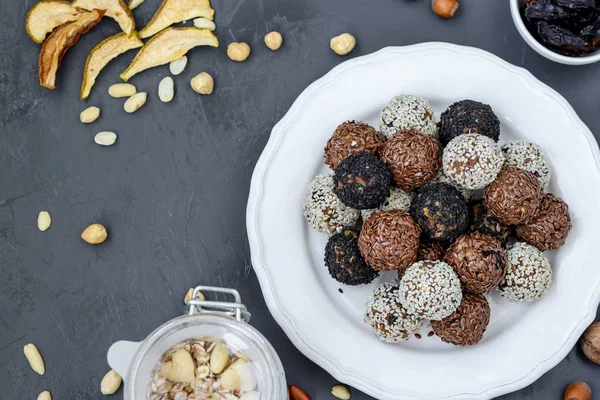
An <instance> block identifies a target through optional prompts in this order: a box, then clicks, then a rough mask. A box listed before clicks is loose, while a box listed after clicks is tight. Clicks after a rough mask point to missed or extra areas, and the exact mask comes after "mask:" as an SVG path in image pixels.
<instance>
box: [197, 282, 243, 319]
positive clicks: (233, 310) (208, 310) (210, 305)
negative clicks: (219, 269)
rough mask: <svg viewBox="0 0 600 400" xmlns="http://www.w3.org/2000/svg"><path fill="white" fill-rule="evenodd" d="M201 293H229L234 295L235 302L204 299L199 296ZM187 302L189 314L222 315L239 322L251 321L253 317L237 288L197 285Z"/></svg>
mask: <svg viewBox="0 0 600 400" xmlns="http://www.w3.org/2000/svg"><path fill="white" fill-rule="evenodd" d="M199 293H202V294H205V295H206V294H209V293H214V294H227V295H230V296H231V297H233V299H234V302H227V301H210V300H202V299H201V298H200V297H199ZM186 304H187V305H188V306H189V310H188V311H187V313H188V314H189V315H195V314H212V315H222V316H226V317H230V318H235V319H236V320H237V321H239V322H249V321H250V317H251V314H250V312H249V311H248V309H247V308H246V306H245V305H244V304H242V297H241V296H240V293H239V292H238V291H237V290H235V289H229V288H221V287H214V286H196V287H195V288H194V291H193V292H192V298H191V299H190V300H188V301H187V302H186Z"/></svg>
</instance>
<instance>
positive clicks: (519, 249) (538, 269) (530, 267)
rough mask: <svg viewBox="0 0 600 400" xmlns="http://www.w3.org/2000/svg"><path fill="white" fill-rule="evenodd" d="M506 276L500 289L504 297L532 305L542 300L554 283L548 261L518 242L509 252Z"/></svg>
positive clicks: (532, 249) (532, 248) (539, 252)
mask: <svg viewBox="0 0 600 400" xmlns="http://www.w3.org/2000/svg"><path fill="white" fill-rule="evenodd" d="M506 256H507V262H506V276H505V277H504V280H503V281H502V283H501V284H500V286H499V287H498V290H499V291H500V294H501V295H502V297H505V298H507V299H509V300H511V301H518V302H524V303H531V302H534V301H536V300H539V299H540V298H542V296H543V295H544V294H546V292H547V291H548V288H549V287H550V284H551V283H552V268H551V267H550V263H549V262H548V259H547V258H546V257H544V255H543V254H542V252H541V251H539V250H538V249H536V248H535V247H533V246H531V245H529V244H527V243H523V242H517V243H515V245H514V246H513V247H511V248H510V249H509V250H508V251H507V252H506Z"/></svg>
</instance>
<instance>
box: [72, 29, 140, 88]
mask: <svg viewBox="0 0 600 400" xmlns="http://www.w3.org/2000/svg"><path fill="white" fill-rule="evenodd" d="M143 45H144V42H142V41H141V40H140V38H139V37H138V35H137V34H133V35H132V36H127V34H126V33H125V32H121V33H117V34H116V35H114V36H111V37H108V38H106V39H104V40H103V41H101V42H100V43H99V44H98V45H96V47H94V48H93V49H92V51H90V54H89V55H88V58H87V60H86V61H85V67H84V69H83V81H82V82H81V93H80V97H81V100H84V99H87V98H88V96H89V95H90V92H91V91H92V87H93V86H94V84H95V83H96V78H97V77H98V75H99V74H100V71H102V68H104V67H106V65H107V64H108V63H109V62H110V61H111V60H113V59H114V58H116V57H117V56H119V55H121V54H123V53H125V52H126V51H129V50H132V49H137V48H138V47H142V46H143Z"/></svg>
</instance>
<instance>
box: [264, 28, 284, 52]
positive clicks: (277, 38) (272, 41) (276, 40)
mask: <svg viewBox="0 0 600 400" xmlns="http://www.w3.org/2000/svg"><path fill="white" fill-rule="evenodd" d="M281 43H283V38H282V37H281V33H279V32H275V31H273V32H269V33H267V34H266V35H265V44H266V45H267V47H268V48H270V49H271V50H273V51H275V50H277V49H279V48H280V47H281Z"/></svg>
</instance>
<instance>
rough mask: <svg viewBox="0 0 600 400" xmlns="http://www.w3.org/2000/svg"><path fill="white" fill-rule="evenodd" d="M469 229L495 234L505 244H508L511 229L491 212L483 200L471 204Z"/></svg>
mask: <svg viewBox="0 0 600 400" xmlns="http://www.w3.org/2000/svg"><path fill="white" fill-rule="evenodd" d="M469 230H470V231H471V232H481V233H484V234H486V235H490V236H493V237H495V238H496V239H498V240H499V241H500V242H501V243H502V244H503V245H506V242H507V241H508V236H509V235H510V231H511V229H510V227H509V226H508V225H506V224H504V223H503V222H502V221H500V220H499V219H498V218H496V217H494V216H492V215H491V214H490V213H489V211H488V209H487V208H486V207H485V205H484V204H483V200H477V201H474V202H472V203H470V204H469Z"/></svg>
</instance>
